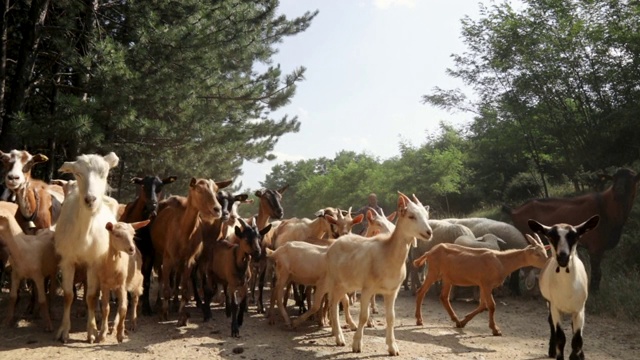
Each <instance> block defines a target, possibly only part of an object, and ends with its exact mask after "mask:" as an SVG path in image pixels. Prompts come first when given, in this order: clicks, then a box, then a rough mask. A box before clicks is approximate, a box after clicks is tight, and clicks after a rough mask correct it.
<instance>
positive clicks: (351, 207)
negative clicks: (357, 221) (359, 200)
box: [349, 206, 353, 216]
mask: <svg viewBox="0 0 640 360" xmlns="http://www.w3.org/2000/svg"><path fill="white" fill-rule="evenodd" d="M351 209H353V206H349V216H351Z"/></svg>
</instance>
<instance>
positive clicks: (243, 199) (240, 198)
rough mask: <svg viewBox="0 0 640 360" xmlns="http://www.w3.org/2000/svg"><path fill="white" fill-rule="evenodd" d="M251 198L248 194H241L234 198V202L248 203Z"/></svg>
mask: <svg viewBox="0 0 640 360" xmlns="http://www.w3.org/2000/svg"><path fill="white" fill-rule="evenodd" d="M248 198H249V195H247V194H240V195H235V196H234V197H233V200H234V201H240V202H246V201H247V199H248Z"/></svg>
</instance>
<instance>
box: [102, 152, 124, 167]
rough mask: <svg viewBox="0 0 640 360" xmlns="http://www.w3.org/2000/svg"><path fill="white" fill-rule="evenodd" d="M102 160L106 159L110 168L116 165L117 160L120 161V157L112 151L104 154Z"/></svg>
mask: <svg viewBox="0 0 640 360" xmlns="http://www.w3.org/2000/svg"><path fill="white" fill-rule="evenodd" d="M104 161H106V162H107V164H109V167H110V168H114V167H116V166H118V162H119V161H120V158H118V155H116V153H114V152H113V151H112V152H110V153H108V154H107V155H105V156H104Z"/></svg>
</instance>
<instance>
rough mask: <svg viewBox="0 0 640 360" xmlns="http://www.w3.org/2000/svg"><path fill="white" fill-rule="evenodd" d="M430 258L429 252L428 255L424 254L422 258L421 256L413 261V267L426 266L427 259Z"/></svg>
mask: <svg viewBox="0 0 640 360" xmlns="http://www.w3.org/2000/svg"><path fill="white" fill-rule="evenodd" d="M428 257H429V252H426V253H424V254H422V256H420V257H419V258H417V259H415V260H413V266H415V267H420V266H422V265H424V263H425V262H427V258H428Z"/></svg>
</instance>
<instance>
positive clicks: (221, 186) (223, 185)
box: [216, 180, 233, 189]
mask: <svg viewBox="0 0 640 360" xmlns="http://www.w3.org/2000/svg"><path fill="white" fill-rule="evenodd" d="M232 182H233V180H223V181H216V186H217V187H218V189H224V188H226V187H227V186H229V185H231V183H232Z"/></svg>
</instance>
